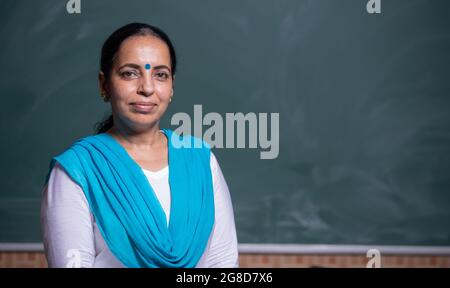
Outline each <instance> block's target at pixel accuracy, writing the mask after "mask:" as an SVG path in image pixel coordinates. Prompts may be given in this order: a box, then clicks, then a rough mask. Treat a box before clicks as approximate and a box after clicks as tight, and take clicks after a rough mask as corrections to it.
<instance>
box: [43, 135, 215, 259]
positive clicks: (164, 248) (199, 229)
mask: <svg viewBox="0 0 450 288" xmlns="http://www.w3.org/2000/svg"><path fill="white" fill-rule="evenodd" d="M162 131H163V132H164V134H165V135H166V136H167V138H168V141H167V142H168V151H169V160H168V162H169V185H170V190H171V209H170V220H169V225H167V220H166V217H165V214H164V210H163V208H162V206H161V204H160V203H159V201H158V198H157V197H156V194H155V192H154V191H153V188H152V187H151V185H150V183H149V182H148V180H147V178H146V176H145V175H144V173H143V171H142V169H141V168H140V167H139V165H138V164H137V163H136V162H135V161H134V160H133V159H132V158H131V157H130V156H129V155H128V153H127V152H126V150H125V149H124V148H123V147H122V146H121V145H120V144H119V142H117V141H116V140H115V139H114V138H112V137H111V136H110V135H108V134H106V133H101V134H98V135H94V136H88V137H86V138H83V139H80V140H78V141H77V142H75V143H74V144H73V145H72V146H71V147H70V148H69V149H67V150H66V151H65V152H63V153H62V154H60V155H58V156H57V157H54V158H53V159H52V161H51V164H50V171H51V169H52V168H53V166H54V164H55V162H58V163H59V164H60V165H61V166H62V167H63V168H64V170H65V171H66V172H67V174H68V175H69V176H70V177H71V179H72V180H74V181H75V182H76V183H77V184H78V185H79V186H80V187H81V188H82V190H83V192H84V194H85V195H86V198H87V200H88V202H89V206H90V209H91V211H92V213H93V214H94V216H95V218H96V221H97V224H98V227H99V229H100V231H101V233H102V235H103V237H104V239H105V242H106V243H107V245H108V247H109V248H110V250H111V252H112V253H113V254H114V255H115V256H116V257H117V258H118V259H119V260H120V261H121V262H122V263H123V264H124V265H125V266H127V267H195V266H196V264H197V262H198V261H199V259H200V257H201V256H202V254H203V252H204V250H205V247H206V245H207V242H208V239H209V236H210V234H211V231H212V227H213V224H214V193H213V184H212V175H211V168H210V149H209V146H208V145H207V144H206V143H205V142H203V141H201V140H199V139H198V138H195V137H191V136H184V137H183V136H179V135H176V134H175V133H173V131H171V130H169V129H162ZM175 141H177V142H178V141H181V142H183V143H194V142H197V143H199V141H200V142H201V144H203V145H201V148H194V147H198V146H194V145H191V147H192V148H179V145H177V147H174V143H173V142H175ZM178 143H180V142H178Z"/></svg>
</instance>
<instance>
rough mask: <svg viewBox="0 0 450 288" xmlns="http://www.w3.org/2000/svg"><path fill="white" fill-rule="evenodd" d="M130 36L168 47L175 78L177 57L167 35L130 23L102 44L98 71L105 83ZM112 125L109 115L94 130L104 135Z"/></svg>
mask: <svg viewBox="0 0 450 288" xmlns="http://www.w3.org/2000/svg"><path fill="white" fill-rule="evenodd" d="M132 36H154V37H156V38H158V39H160V40H162V41H163V42H164V43H166V45H167V47H169V54H170V66H171V67H170V68H171V70H172V72H171V73H172V78H173V76H175V71H176V67H177V57H176V54H175V48H174V46H173V44H172V42H171V41H170V39H169V36H167V34H166V33H165V32H164V31H162V30H161V29H160V28H158V27H155V26H152V25H149V24H144V23H130V24H127V25H125V26H123V27H121V28H119V29H117V30H116V31H114V32H113V33H112V34H111V35H110V36H109V37H108V39H106V41H105V43H103V47H102V52H101V58H100V70H101V71H102V72H103V74H104V75H105V80H106V81H107V80H109V77H110V76H111V69H112V66H113V63H114V59H115V57H116V55H117V51H118V50H119V48H120V45H121V44H122V43H123V41H125V40H126V39H128V38H129V37H132ZM113 125H114V120H113V116H112V115H110V116H108V117H107V118H106V119H104V120H103V121H101V122H100V123H98V124H97V125H96V128H95V130H96V132H97V134H98V133H104V132H106V131H108V130H109V129H110V128H111V127H112V126H113Z"/></svg>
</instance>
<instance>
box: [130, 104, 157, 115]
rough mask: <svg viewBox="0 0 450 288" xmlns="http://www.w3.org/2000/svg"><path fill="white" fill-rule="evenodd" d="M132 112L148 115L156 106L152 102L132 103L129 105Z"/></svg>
mask: <svg viewBox="0 0 450 288" xmlns="http://www.w3.org/2000/svg"><path fill="white" fill-rule="evenodd" d="M130 105H131V107H133V110H135V111H136V112H139V113H150V112H152V111H153V110H154V109H155V108H156V106H157V105H156V104H155V103H152V102H133V103H130Z"/></svg>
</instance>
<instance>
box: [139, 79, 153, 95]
mask: <svg viewBox="0 0 450 288" xmlns="http://www.w3.org/2000/svg"><path fill="white" fill-rule="evenodd" d="M140 79H141V80H140V82H139V88H138V91H137V93H138V94H139V95H142V96H145V97H150V96H152V94H153V92H154V90H155V87H154V85H153V79H152V77H151V76H150V75H144V76H143V77H141V78H140Z"/></svg>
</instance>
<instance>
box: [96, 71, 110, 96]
mask: <svg viewBox="0 0 450 288" xmlns="http://www.w3.org/2000/svg"><path fill="white" fill-rule="evenodd" d="M98 87H99V89H100V94H101V95H104V94H106V93H107V92H108V87H107V85H106V77H105V74H104V73H103V72H102V71H100V72H98Z"/></svg>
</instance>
